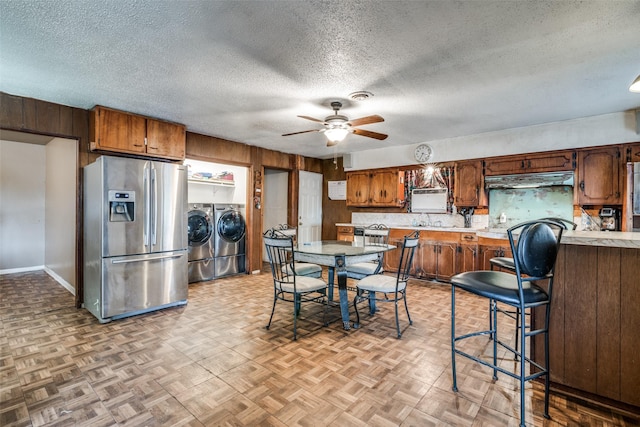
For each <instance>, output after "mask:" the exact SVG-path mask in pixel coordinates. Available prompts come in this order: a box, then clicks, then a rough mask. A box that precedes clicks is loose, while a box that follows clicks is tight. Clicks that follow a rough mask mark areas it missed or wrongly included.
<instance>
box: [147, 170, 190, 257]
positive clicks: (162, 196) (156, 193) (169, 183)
mask: <svg viewBox="0 0 640 427" xmlns="http://www.w3.org/2000/svg"><path fill="white" fill-rule="evenodd" d="M149 179H150V181H149V183H150V189H151V194H152V196H151V198H152V200H151V204H150V212H149V215H150V221H151V223H150V242H151V249H150V252H166V251H177V250H182V249H187V247H188V236H187V224H188V223H187V221H188V220H187V216H188V212H187V211H188V207H187V168H186V166H183V165H176V164H173V163H162V162H150V164H149Z"/></svg>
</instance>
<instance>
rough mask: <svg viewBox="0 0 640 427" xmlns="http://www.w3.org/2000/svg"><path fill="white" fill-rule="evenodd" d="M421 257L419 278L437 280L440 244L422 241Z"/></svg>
mask: <svg viewBox="0 0 640 427" xmlns="http://www.w3.org/2000/svg"><path fill="white" fill-rule="evenodd" d="M420 255H421V256H420V261H421V265H420V271H418V272H417V273H420V276H419V277H427V278H435V277H436V276H437V275H438V242H436V241H432V240H421V241H420ZM416 275H417V274H416Z"/></svg>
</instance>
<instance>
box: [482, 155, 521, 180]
mask: <svg viewBox="0 0 640 427" xmlns="http://www.w3.org/2000/svg"><path fill="white" fill-rule="evenodd" d="M525 164H526V162H525V158H524V156H522V157H517V158H511V159H491V160H487V161H486V162H485V164H484V174H485V175H486V176H491V175H511V174H515V173H523V172H524V168H525Z"/></svg>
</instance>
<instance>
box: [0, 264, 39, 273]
mask: <svg viewBox="0 0 640 427" xmlns="http://www.w3.org/2000/svg"><path fill="white" fill-rule="evenodd" d="M40 270H44V265H32V266H31V267H20V268H6V269H4V270H0V275H3V274H15V273H27V272H29V271H40Z"/></svg>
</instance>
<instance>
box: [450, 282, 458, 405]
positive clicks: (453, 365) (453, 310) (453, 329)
mask: <svg viewBox="0 0 640 427" xmlns="http://www.w3.org/2000/svg"><path fill="white" fill-rule="evenodd" d="M451 369H452V372H453V387H451V389H452V390H453V391H454V392H457V391H458V382H457V379H456V287H455V286H453V285H451Z"/></svg>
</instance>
